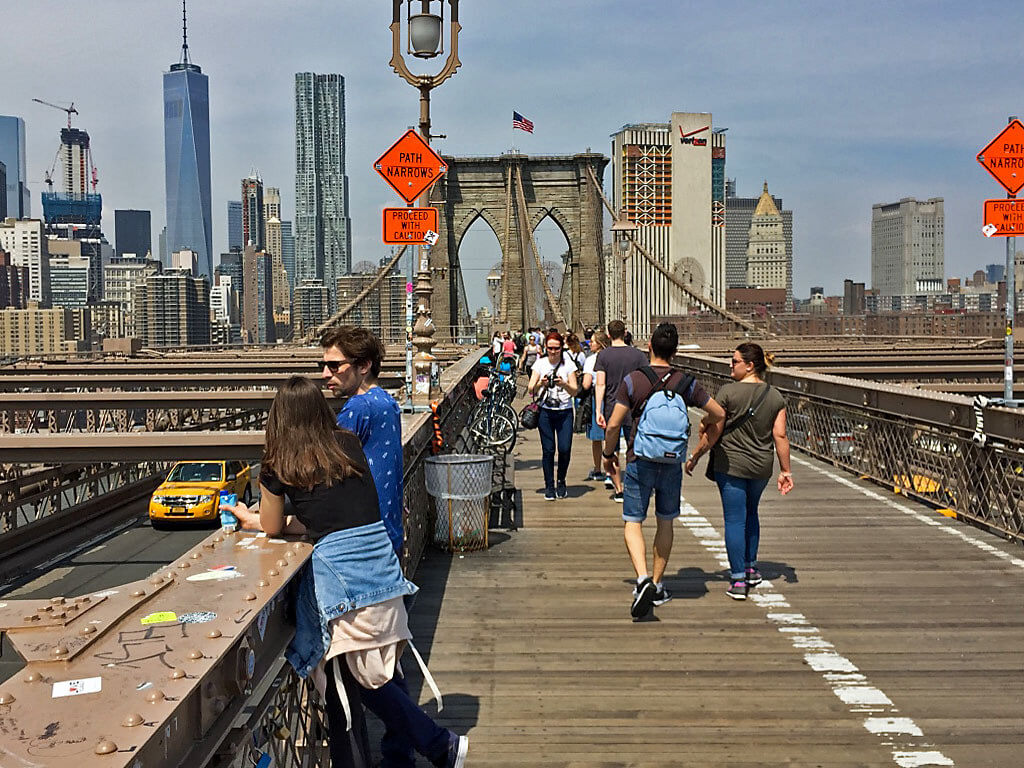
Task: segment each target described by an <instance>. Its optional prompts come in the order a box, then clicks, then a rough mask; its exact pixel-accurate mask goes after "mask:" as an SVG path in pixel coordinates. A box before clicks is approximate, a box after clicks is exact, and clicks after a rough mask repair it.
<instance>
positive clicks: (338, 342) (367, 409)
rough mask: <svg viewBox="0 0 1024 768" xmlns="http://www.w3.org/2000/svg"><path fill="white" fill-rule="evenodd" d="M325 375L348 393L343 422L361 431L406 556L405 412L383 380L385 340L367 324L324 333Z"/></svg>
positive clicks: (394, 539) (393, 534) (384, 513)
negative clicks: (403, 461)
mask: <svg viewBox="0 0 1024 768" xmlns="http://www.w3.org/2000/svg"><path fill="white" fill-rule="evenodd" d="M320 346H321V347H323V351H324V352H323V360H322V361H321V362H320V375H321V376H322V377H323V380H324V383H325V384H326V386H327V388H328V389H330V390H331V392H333V393H334V396H335V397H347V398H348V400H347V401H346V403H345V405H344V406H343V407H342V409H341V411H340V412H339V413H338V426H339V427H343V428H344V429H347V430H350V431H352V432H355V433H356V435H358V436H359V441H360V442H361V443H362V444H363V452H364V453H365V454H366V459H367V462H368V463H369V465H370V473H371V474H372V475H373V482H374V484H375V485H376V486H377V496H378V497H379V499H380V515H381V518H383V520H384V526H385V527H386V528H387V530H388V537H389V538H390V539H391V543H392V544H393V545H394V547H395V552H396V553H398V559H399V561H401V560H402V549H403V547H404V545H405V536H404V532H403V530H402V412H401V409H400V408H399V407H398V403H396V402H395V399H394V398H393V397H392V396H391V395H389V394H388V393H387V392H385V391H384V390H383V389H381V388H380V387H379V386H378V385H377V377H378V376H379V375H380V366H381V362H382V361H383V360H384V345H383V344H381V342H380V339H378V338H377V337H376V336H374V335H373V334H372V333H370V332H369V331H368V330H366V329H365V328H359V327H357V326H354V325H340V326H337V327H335V328H329V329H328V330H327V331H325V332H324V335H323V336H322V337H321V339H320Z"/></svg>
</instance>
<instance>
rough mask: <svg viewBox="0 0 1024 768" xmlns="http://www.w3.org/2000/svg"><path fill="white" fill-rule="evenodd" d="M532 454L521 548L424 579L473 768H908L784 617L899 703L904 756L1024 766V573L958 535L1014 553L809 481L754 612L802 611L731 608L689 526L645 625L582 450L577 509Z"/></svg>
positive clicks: (438, 566)
mask: <svg viewBox="0 0 1024 768" xmlns="http://www.w3.org/2000/svg"><path fill="white" fill-rule="evenodd" d="M525 437H526V439H525V440H522V441H521V442H520V444H519V446H518V447H517V449H518V451H519V461H518V463H517V484H518V485H519V487H520V488H521V490H522V496H523V503H524V510H523V520H524V527H523V528H522V529H520V530H518V531H513V532H510V533H508V534H506V535H501V534H500V532H496V533H495V536H494V542H495V543H494V544H493V546H492V547H491V548H490V549H489V550H487V551H485V552H476V553H466V554H464V555H461V556H460V555H454V556H448V555H443V554H440V553H436V552H435V553H431V555H430V557H429V558H428V559H427V560H426V561H425V562H424V563H423V564H422V565H421V566H420V570H419V572H418V574H417V581H418V582H419V583H420V585H421V586H422V591H421V594H420V598H419V600H418V601H417V604H416V606H415V608H414V610H413V613H412V624H413V631H414V633H415V635H416V642H417V647H419V648H420V650H421V651H423V652H425V654H426V655H428V656H429V664H430V668H431V671H432V673H433V674H434V676H435V677H436V678H437V681H438V683H439V685H440V686H441V688H442V690H443V691H444V692H445V693H446V695H445V710H444V712H442V713H441V714H440V715H439V719H440V720H441V721H442V722H444V723H446V724H449V725H451V726H452V727H453V728H455V729H456V730H458V731H459V732H467V731H468V732H469V734H470V738H471V748H470V756H469V760H468V763H467V764H468V765H469V766H493V767H497V766H514V765H515V766H523V765H542V766H562V767H564V768H569V767H573V768H574V767H575V766H581V767H582V766H586V768H600V767H601V766H608V767H609V768H611V766H638V767H639V766H655V765H657V766H666V765H671V766H674V765H700V766H705V765H706V766H730V767H731V768H735V767H736V766H768V765H772V766H776V765H793V766H828V767H829V768H840V767H845V766H876V765H877V766H894V765H899V763H898V762H897V761H896V759H895V758H894V754H893V753H894V750H898V749H900V747H899V745H900V744H901V743H905V742H906V741H907V737H905V736H901V735H899V734H897V735H887V734H886V733H877V732H872V731H871V730H870V729H869V728H867V727H865V721H866V720H867V718H869V717H872V716H878V715H879V713H877V712H875V713H872V712H867V711H857V707H856V706H851V705H850V704H849V703H846V702H844V701H842V700H841V699H840V698H839V696H838V695H837V694H836V693H833V683H830V682H829V681H828V680H827V679H826V677H825V676H824V674H825V673H823V672H822V671H820V670H819V671H815V669H814V668H812V665H811V664H810V662H809V661H808V660H807V659H806V658H805V654H806V653H819V652H822V651H820V650H819V651H814V650H811V651H809V650H806V649H798V648H796V647H794V644H793V639H792V638H793V637H794V633H791V632H784V631H780V628H782V627H784V626H785V625H784V624H780V620H779V619H778V618H777V617H776V618H774V619H772V618H769V614H770V613H775V614H799V615H801V616H802V617H803V620H804V621H806V622H807V624H806V625H805V626H813V628H815V629H816V630H817V633H815V634H813V635H812V637H818V638H821V639H822V640H824V641H826V642H827V643H830V644H831V646H832V647H831V648H830V649H825V650H826V651H827V652H828V653H832V654H834V655H838V656H840V657H841V658H843V659H845V660H848V662H849V663H851V664H854V665H855V667H856V670H857V671H858V673H859V674H861V675H863V676H864V677H865V678H866V681H867V683H869V684H870V685H871V686H873V688H874V689H877V690H878V691H880V692H882V694H883V695H884V696H886V697H888V699H890V700H891V701H892V704H893V708H895V709H896V710H898V712H895V713H894V712H888V713H887V715H886V716H887V717H890V718H897V719H898V718H909V719H910V720H911V721H912V724H913V725H914V726H916V727H918V728H920V729H921V731H923V736H922V738H917V739H911V741H915V742H917V743H927V744H929V745H931V746H929V747H928V748H927V749H928V750H935V751H937V752H940V753H941V754H942V755H943V756H944V757H945V758H948V759H950V760H952V761H953V764H955V765H960V766H993V767H995V766H999V768H1005V766H1010V765H1017V764H1020V758H1019V753H1020V749H1021V746H1022V745H1024V719H1022V713H1024V675H1022V674H1021V673H1022V672H1024V643H1022V640H1024V569H1021V568H1019V567H1016V566H1014V565H1012V564H1010V563H1008V562H1006V561H1005V560H1001V559H998V558H997V557H995V556H993V555H992V554H991V553H989V552H985V551H983V550H982V549H979V548H978V547H977V546H974V545H972V544H971V543H970V542H968V541H964V540H963V539H962V538H959V537H957V536H952V535H949V534H948V533H946V532H945V531H944V530H943V528H944V527H947V526H952V527H955V528H957V529H958V530H961V531H966V532H967V533H968V534H969V536H971V537H973V538H976V539H978V540H980V541H982V542H985V543H988V544H990V545H994V546H995V547H997V548H998V549H999V550H1000V551H1005V552H1010V553H1013V554H1015V555H1017V556H1020V554H1021V553H1020V550H1019V549H1018V548H1015V547H1013V546H1011V545H1008V544H1005V543H1003V542H1000V541H999V540H997V539H995V538H993V537H991V536H989V535H988V534H985V533H983V532H980V531H975V530H973V529H970V528H965V527H964V526H962V525H961V524H959V523H956V522H955V521H949V520H946V519H944V518H939V517H938V516H937V515H935V513H933V512H931V511H929V510H927V509H926V508H923V507H918V506H914V505H911V503H910V502H907V501H906V500H905V499H901V497H890V498H895V499H896V500H897V501H899V502H900V503H902V504H906V505H908V506H912V508H913V510H915V511H916V512H918V513H919V514H924V515H927V516H929V517H931V516H934V517H935V519H936V520H937V521H938V522H939V525H937V526H932V525H928V524H925V523H923V522H921V521H920V520H918V519H916V518H915V517H913V516H911V515H908V514H905V513H904V512H901V511H899V510H896V509H892V508H891V507H889V506H887V505H886V504H883V503H881V502H879V501H878V500H876V499H873V498H871V497H870V496H867V495H865V494H864V493H863V492H862V491H861V490H860V489H859V488H851V487H848V486H846V485H844V484H841V483H840V482H837V481H836V480H835V479H833V478H832V477H830V476H828V475H827V474H824V473H823V472H822V471H819V470H824V471H832V470H831V469H830V468H827V467H825V466H824V465H820V464H814V467H815V468H812V467H811V466H810V463H809V462H808V463H801V464H797V466H796V467H795V474H796V480H797V489H796V491H794V493H793V494H791V495H790V496H788V497H786V498H780V497H779V495H778V493H777V492H776V491H774V489H773V488H769V489H768V491H766V493H765V497H764V500H763V501H762V506H761V522H762V534H761V541H762V544H761V553H760V554H761V557H762V560H761V567H762V572H763V573H764V574H765V576H766V578H768V579H770V581H771V584H772V586H771V588H770V589H764V590H762V591H760V592H758V594H761V595H768V594H771V595H774V596H776V597H778V598H781V599H784V600H785V601H786V604H787V607H784V608H779V609H774V608H772V607H770V606H766V605H764V604H758V603H756V602H755V601H753V600H748V601H745V602H736V601H732V600H729V599H728V598H727V597H726V596H725V595H724V590H725V588H726V586H727V583H726V572H725V569H723V568H722V567H721V565H720V564H719V562H718V560H717V556H716V555H715V554H714V553H713V552H712V551H709V549H708V548H707V546H705V544H702V543H701V541H702V539H703V540H705V541H707V537H705V536H703V535H699V534H700V528H701V526H699V525H698V526H696V527H695V526H694V524H693V520H694V518H692V517H685V518H683V519H681V520H680V522H678V523H677V525H676V527H675V545H674V548H673V552H672V557H671V559H670V562H669V572H668V574H667V575H666V579H665V583H666V585H667V586H668V588H669V589H670V590H671V591H672V592H673V594H674V595H675V599H674V600H673V601H671V602H669V603H668V604H666V605H665V606H662V607H660V608H657V609H655V615H656V617H657V619H658V620H657V621H651V622H642V623H633V622H632V621H631V620H630V618H629V603H630V591H631V589H632V581H633V578H632V577H633V574H632V571H631V568H630V566H629V561H628V559H627V556H626V552H625V548H624V546H623V543H622V523H621V518H620V514H621V505H619V504H616V503H614V502H613V501H611V499H610V498H609V494H608V492H606V491H605V490H604V488H603V486H600V484H598V483H585V482H582V481H581V480H580V479H579V478H582V477H583V476H585V474H586V472H587V470H588V469H589V465H590V451H589V445H588V443H587V442H586V441H585V440H583V439H580V438H579V437H578V438H577V440H576V442H575V445H574V456H573V463H572V465H571V466H570V498H568V499H565V500H559V501H555V502H545V501H544V500H543V498H542V496H541V495H540V494H538V493H537V492H536V490H537V489H538V488H540V487H542V486H543V481H542V474H541V470H540V461H539V459H540V448H539V441H538V440H537V435H536V433H530V434H528V435H526V436H525ZM801 461H803V462H806V459H801ZM857 484H858V485H860V484H859V483H857ZM863 487H864V488H865V489H867V490H868V492H869V493H874V494H880V493H881V494H884V493H885V492H884V489H880V488H878V487H877V486H870V485H867V484H863ZM683 495H684V498H685V500H686V501H687V502H689V504H692V506H693V509H694V514H696V515H699V516H701V517H702V518H703V519H704V520H706V522H707V523H708V524H709V525H710V526H711V527H712V528H713V529H714V531H715V532H717V537H716V538H719V539H720V538H721V534H722V533H723V530H724V529H723V525H722V516H721V507H720V503H719V500H718V494H717V490H716V489H715V487H714V486H713V485H712V484H711V483H708V482H707V481H706V480H704V479H703V477H695V478H685V479H684V488H683ZM652 506H653V505H652ZM651 512H652V517H653V509H652V511H651ZM684 521H685V524H684ZM653 527H654V526H653V519H652V520H650V521H649V522H648V524H647V525H646V526H645V528H646V529H647V540H648V545H649V546H650V541H651V536H652V535H653ZM695 534H698V535H695ZM770 599H776V598H775V597H773V598H770ZM798 628H799V625H798ZM828 661H829V660H828V659H826V662H828ZM815 663H821V662H820V660H816V661H815ZM405 666H406V668H408V667H409V664H406V665H405ZM411 677H412V680H413V683H414V686H415V685H418V684H419V683H418V678H417V677H416V675H415V673H414V672H413V673H411ZM426 706H427V707H428V709H430V710H431V711H432V707H433V704H428V705H426ZM873 727H875V728H876V730H877V728H879V727H882V728H885V727H896V728H898V727H902V726H901V724H900V723H895V724H893V723H888V725H886V724H884V723H883V724H881V725H879V723H878V722H875V723H873ZM925 751H927V750H925ZM908 764H909V763H908ZM919 764H921V765H925V764H927V763H919ZM947 764H948V763H947Z"/></svg>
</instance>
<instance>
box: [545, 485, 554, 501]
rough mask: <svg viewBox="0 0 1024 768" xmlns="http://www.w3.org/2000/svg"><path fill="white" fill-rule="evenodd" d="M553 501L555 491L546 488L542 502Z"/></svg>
mask: <svg viewBox="0 0 1024 768" xmlns="http://www.w3.org/2000/svg"><path fill="white" fill-rule="evenodd" d="M554 500H555V489H554V488H548V489H547V490H546V491H544V501H554Z"/></svg>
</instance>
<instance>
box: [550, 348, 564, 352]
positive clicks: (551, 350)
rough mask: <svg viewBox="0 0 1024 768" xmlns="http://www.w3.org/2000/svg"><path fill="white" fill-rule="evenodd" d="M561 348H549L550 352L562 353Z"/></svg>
mask: <svg viewBox="0 0 1024 768" xmlns="http://www.w3.org/2000/svg"><path fill="white" fill-rule="evenodd" d="M561 351H562V348H561V347H548V352H561Z"/></svg>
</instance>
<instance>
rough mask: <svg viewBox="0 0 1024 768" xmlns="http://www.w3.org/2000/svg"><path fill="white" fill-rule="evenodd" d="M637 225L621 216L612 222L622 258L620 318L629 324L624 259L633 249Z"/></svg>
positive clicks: (613, 233) (613, 234) (613, 235)
mask: <svg viewBox="0 0 1024 768" xmlns="http://www.w3.org/2000/svg"><path fill="white" fill-rule="evenodd" d="M636 230H637V225H636V224H634V223H633V222H632V221H630V220H629V219H627V218H626V217H625V216H621V217H620V218H618V219H616V220H615V222H614V223H613V224H612V237H613V238H614V239H615V243H616V245H618V247H619V257H620V258H621V259H622V319H623V320H625V321H626V324H627V325H628V324H629V313H628V312H627V311H626V259H628V258H629V254H630V252H631V251H632V250H633V233H634V232H636Z"/></svg>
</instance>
